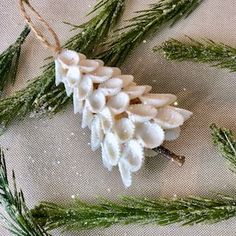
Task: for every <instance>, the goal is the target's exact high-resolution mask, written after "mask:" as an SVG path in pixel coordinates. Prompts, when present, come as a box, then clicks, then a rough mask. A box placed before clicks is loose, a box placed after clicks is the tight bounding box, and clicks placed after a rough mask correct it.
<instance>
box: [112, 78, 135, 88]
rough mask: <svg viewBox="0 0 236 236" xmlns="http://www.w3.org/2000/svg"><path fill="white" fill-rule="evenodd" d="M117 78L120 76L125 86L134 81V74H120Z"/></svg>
mask: <svg viewBox="0 0 236 236" xmlns="http://www.w3.org/2000/svg"><path fill="white" fill-rule="evenodd" d="M115 78H118V79H120V80H122V81H123V86H122V87H123V88H125V87H127V86H129V85H130V84H131V83H132V82H133V81H134V76H133V75H118V76H116V77H115Z"/></svg>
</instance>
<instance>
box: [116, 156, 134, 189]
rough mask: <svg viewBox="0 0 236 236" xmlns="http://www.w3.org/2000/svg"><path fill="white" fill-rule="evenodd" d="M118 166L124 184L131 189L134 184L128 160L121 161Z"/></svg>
mask: <svg viewBox="0 0 236 236" xmlns="http://www.w3.org/2000/svg"><path fill="white" fill-rule="evenodd" d="M118 166H119V171H120V175H121V179H122V182H123V184H124V185H125V187H127V188H128V187H130V186H131V184H132V176H131V171H130V169H129V168H128V165H127V162H126V160H124V159H121V160H120V161H119V163H118Z"/></svg>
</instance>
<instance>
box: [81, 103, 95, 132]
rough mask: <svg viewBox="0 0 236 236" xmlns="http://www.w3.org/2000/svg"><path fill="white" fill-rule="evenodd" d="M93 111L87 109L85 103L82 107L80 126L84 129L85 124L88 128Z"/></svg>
mask: <svg viewBox="0 0 236 236" xmlns="http://www.w3.org/2000/svg"><path fill="white" fill-rule="evenodd" d="M93 117H94V115H93V113H92V112H91V111H90V110H89V109H88V105H87V104H86V103H85V105H84V109H83V115H82V125H81V127H82V128H83V129H84V128H86V127H87V126H88V127H89V128H90V127H91V123H92V120H93Z"/></svg>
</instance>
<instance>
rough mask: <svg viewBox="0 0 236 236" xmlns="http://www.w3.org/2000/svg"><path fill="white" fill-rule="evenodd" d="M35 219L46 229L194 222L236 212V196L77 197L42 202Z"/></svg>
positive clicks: (225, 218)
mask: <svg viewBox="0 0 236 236" xmlns="http://www.w3.org/2000/svg"><path fill="white" fill-rule="evenodd" d="M32 215H33V216H34V217H35V220H36V221H37V222H38V223H39V224H40V225H42V226H44V227H45V228H46V229H47V230H52V229H56V228H61V229H62V230H63V231H72V230H73V231H74V230H88V229H93V228H101V227H102V228H103V227H110V226H112V225H115V224H125V225H126V224H142V225H144V224H145V225H146V224H153V225H161V226H164V225H170V224H175V223H181V224H182V225H193V224H199V223H216V222H219V221H223V220H227V219H229V218H231V217H235V216H236V199H234V198H229V197H224V196H221V197H218V198H215V199H210V198H202V197H190V198H185V199H182V198H179V199H177V198H176V199H175V198H174V199H157V200H150V199H147V198H136V197H123V198H122V201H121V202H120V203H117V202H111V201H108V200H106V199H103V200H101V202H100V203H98V204H96V205H93V204H87V203H84V202H82V201H80V200H76V201H75V202H74V203H72V204H71V205H69V206H60V205H57V204H54V203H48V202H43V203H41V204H40V205H39V206H38V207H36V208H35V209H34V210H32Z"/></svg>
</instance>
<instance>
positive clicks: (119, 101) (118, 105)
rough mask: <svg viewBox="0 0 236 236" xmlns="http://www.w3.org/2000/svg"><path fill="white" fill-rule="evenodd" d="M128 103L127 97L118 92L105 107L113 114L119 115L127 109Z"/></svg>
mask: <svg viewBox="0 0 236 236" xmlns="http://www.w3.org/2000/svg"><path fill="white" fill-rule="evenodd" d="M129 102H130V99H129V96H128V95H127V94H126V93H124V92H120V93H118V94H117V95H115V96H113V97H110V98H109V100H108V102H107V106H108V107H109V108H110V109H111V111H112V112H113V113H114V114H120V113H122V112H124V111H125V110H126V109H127V107H128V106H129Z"/></svg>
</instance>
